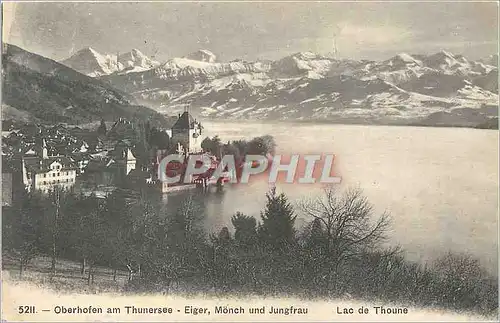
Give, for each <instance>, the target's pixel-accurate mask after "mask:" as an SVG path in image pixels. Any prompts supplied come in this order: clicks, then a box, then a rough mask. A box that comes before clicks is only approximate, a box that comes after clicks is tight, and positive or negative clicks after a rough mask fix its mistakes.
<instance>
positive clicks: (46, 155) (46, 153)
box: [41, 139, 49, 159]
mask: <svg viewBox="0 0 500 323" xmlns="http://www.w3.org/2000/svg"><path fill="white" fill-rule="evenodd" d="M41 157H42V159H47V158H49V151H48V149H47V142H46V141H45V139H42V149H41Z"/></svg>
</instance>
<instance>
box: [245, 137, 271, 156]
mask: <svg viewBox="0 0 500 323" xmlns="http://www.w3.org/2000/svg"><path fill="white" fill-rule="evenodd" d="M275 150H276V142H275V140H274V138H273V137H272V136H270V135H265V136H261V137H255V138H254V139H252V140H251V141H250V142H249V143H248V154H251V155H266V154H274V152H275Z"/></svg>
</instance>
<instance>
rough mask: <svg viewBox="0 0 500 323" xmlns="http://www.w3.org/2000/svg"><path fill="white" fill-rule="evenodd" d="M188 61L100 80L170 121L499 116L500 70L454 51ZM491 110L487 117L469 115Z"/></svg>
mask: <svg viewBox="0 0 500 323" xmlns="http://www.w3.org/2000/svg"><path fill="white" fill-rule="evenodd" d="M187 57H188V58H172V59H170V60H168V61H166V62H165V63H162V64H160V65H159V66H156V67H154V68H151V69H149V70H146V71H142V72H132V73H127V74H124V73H113V74H110V75H103V76H101V77H100V79H101V80H103V81H105V82H108V83H109V84H111V85H113V86H114V87H116V88H119V89H121V90H123V91H126V92H127V93H131V94H132V95H133V96H134V97H135V98H136V99H137V100H138V101H139V102H142V103H144V104H148V105H150V106H152V107H154V108H155V109H157V110H158V111H160V112H162V113H167V114H174V113H177V112H179V111H181V110H182V109H183V107H184V106H185V104H188V103H189V104H191V107H192V108H191V111H192V112H193V113H194V114H195V115H198V116H201V117H205V118H216V119H236V120H249V119H254V120H294V121H296V120H308V121H314V120H317V121H327V120H330V121H332V122H349V123H352V122H359V123H367V122H368V123H375V124H377V123H378V124H394V123H396V124H413V123H419V122H422V123H425V124H429V123H430V124H431V125H432V123H433V120H438V119H439V122H438V123H436V124H435V125H436V126H437V125H439V126H442V125H443V123H444V125H445V126H446V125H449V126H456V125H460V126H476V125H478V124H482V123H485V122H486V123H487V122H488V119H489V118H492V117H496V116H498V113H497V112H494V113H493V114H492V113H491V111H497V107H498V68H497V67H495V66H493V65H488V64H486V61H472V60H468V59H467V58H465V57H464V56H462V55H454V54H452V53H449V52H446V51H441V52H438V53H435V54H432V55H410V54H407V53H401V54H398V55H396V56H394V57H391V58H389V59H387V60H383V61H367V60H362V61H357V60H349V59H334V58H331V57H326V56H322V55H319V54H315V53H311V52H303V53H296V54H293V55H290V56H287V57H284V58H282V59H279V60H276V61H266V62H263V61H255V62H246V61H241V60H236V61H231V62H219V61H216V60H215V58H214V59H207V57H204V56H203V55H200V54H196V53H195V54H192V55H188V56H187ZM214 57H215V55H214ZM488 62H489V61H488ZM485 107H486V108H487V109H486V110H485V111H487V112H486V113H485V112H484V111H478V113H474V112H473V113H462V110H461V109H472V110H476V109H482V108H485ZM456 109H458V110H457V111H454V110H456ZM436 113H437V114H443V113H444V115H447V114H451V115H453V117H452V118H448V117H444V118H435V114H436ZM478 115H480V116H479V117H478ZM447 120H450V123H449V122H448V121H447ZM451 121H453V122H451Z"/></svg>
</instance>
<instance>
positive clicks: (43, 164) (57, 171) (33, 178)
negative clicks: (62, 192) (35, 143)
mask: <svg viewBox="0 0 500 323" xmlns="http://www.w3.org/2000/svg"><path fill="white" fill-rule="evenodd" d="M42 141H43V143H42V146H41V147H39V149H38V152H37V155H35V156H33V155H31V156H30V155H28V156H23V157H22V172H23V175H22V176H23V183H24V185H25V187H26V189H27V190H28V191H37V190H40V191H41V192H42V193H47V192H48V191H50V190H53V189H54V188H55V187H60V188H62V189H69V188H71V187H72V186H73V185H74V184H75V180H76V171H77V169H76V167H74V165H73V163H72V162H71V160H70V159H69V158H67V157H65V156H49V155H48V148H47V144H46V142H45V140H44V139H43V140H42Z"/></svg>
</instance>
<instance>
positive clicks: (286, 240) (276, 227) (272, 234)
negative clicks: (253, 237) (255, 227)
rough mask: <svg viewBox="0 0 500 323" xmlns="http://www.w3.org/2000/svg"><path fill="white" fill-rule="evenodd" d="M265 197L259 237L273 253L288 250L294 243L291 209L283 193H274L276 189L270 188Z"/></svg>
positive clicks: (293, 221) (293, 216)
mask: <svg viewBox="0 0 500 323" xmlns="http://www.w3.org/2000/svg"><path fill="white" fill-rule="evenodd" d="M266 197H267V203H266V208H265V210H264V212H262V213H261V218H262V225H261V226H260V230H259V233H260V237H261V239H262V241H263V242H264V244H265V245H266V246H267V247H269V248H271V249H272V250H273V251H278V250H279V251H286V250H289V248H291V247H292V246H293V245H295V242H296V238H295V228H294V224H295V219H296V216H295V215H294V210H293V207H292V206H291V204H290V202H289V201H288V198H287V196H286V195H285V194H284V193H281V194H277V193H276V188H272V189H271V190H270V192H269V193H267V194H266Z"/></svg>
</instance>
